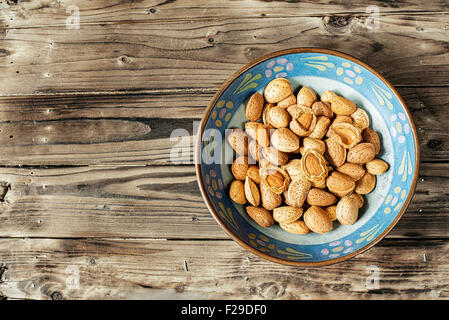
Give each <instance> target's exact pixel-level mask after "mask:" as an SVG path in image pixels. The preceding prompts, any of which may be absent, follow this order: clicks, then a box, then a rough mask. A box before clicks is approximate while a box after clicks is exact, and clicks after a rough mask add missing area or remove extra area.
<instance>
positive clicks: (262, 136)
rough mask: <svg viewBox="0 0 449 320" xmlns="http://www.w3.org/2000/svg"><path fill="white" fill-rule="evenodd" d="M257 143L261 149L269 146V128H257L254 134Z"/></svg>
mask: <svg viewBox="0 0 449 320" xmlns="http://www.w3.org/2000/svg"><path fill="white" fill-rule="evenodd" d="M256 135H257V136H256V138H257V139H256V140H257V143H258V144H259V145H260V146H262V147H268V146H269V145H270V128H269V127H268V126H266V125H263V126H262V127H259V128H258V129H257V134H256Z"/></svg>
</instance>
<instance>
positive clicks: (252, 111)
mask: <svg viewBox="0 0 449 320" xmlns="http://www.w3.org/2000/svg"><path fill="white" fill-rule="evenodd" d="M264 103H265V101H264V99H263V96H262V95H261V94H260V93H259V92H255V93H254V94H253V95H252V96H251V98H249V101H248V103H247V104H246V118H247V119H248V120H249V121H257V120H258V119H259V118H260V117H261V115H262V110H263V105H264Z"/></svg>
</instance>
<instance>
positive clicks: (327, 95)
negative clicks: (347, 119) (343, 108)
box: [321, 90, 338, 102]
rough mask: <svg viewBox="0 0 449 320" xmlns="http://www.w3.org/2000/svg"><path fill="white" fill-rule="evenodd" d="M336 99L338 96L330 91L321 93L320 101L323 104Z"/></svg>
mask: <svg viewBox="0 0 449 320" xmlns="http://www.w3.org/2000/svg"><path fill="white" fill-rule="evenodd" d="M335 97H338V95H337V94H336V93H335V92H333V91H330V90H326V91H324V92H323V94H322V95H321V101H324V102H331V101H332V99H333V98H335Z"/></svg>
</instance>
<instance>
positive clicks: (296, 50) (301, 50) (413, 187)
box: [194, 47, 420, 267]
mask: <svg viewBox="0 0 449 320" xmlns="http://www.w3.org/2000/svg"><path fill="white" fill-rule="evenodd" d="M295 53H321V54H328V55H333V56H337V57H340V58H344V59H347V60H349V61H352V62H354V63H357V64H359V65H361V66H362V67H364V68H365V69H367V70H368V71H370V72H371V73H372V74H374V75H375V76H376V77H378V78H379V79H380V80H381V81H382V82H383V83H384V84H385V85H386V86H387V87H388V88H389V89H390V90H391V91H392V92H393V94H394V95H395V96H396V98H397V99H398V101H399V102H400V104H401V105H402V107H403V108H404V111H405V112H406V113H407V116H408V118H409V119H410V125H411V132H412V134H413V138H414V147H415V168H414V176H413V181H412V185H411V189H410V192H409V194H408V196H407V198H406V199H405V201H404V204H403V206H402V208H401V210H400V211H399V212H398V214H397V215H396V217H395V219H394V220H393V221H392V222H391V223H390V225H389V226H388V227H387V228H386V229H385V230H384V231H383V232H382V233H381V234H379V235H378V236H377V237H376V238H375V239H374V240H372V241H371V242H370V243H368V244H366V245H365V246H363V247H361V248H359V249H358V250H356V251H354V252H351V253H349V254H347V255H345V256H342V257H337V258H334V259H330V260H326V261H316V262H308V261H292V260H287V259H282V258H278V257H273V256H271V255H269V254H267V253H265V252H262V251H259V250H258V249H256V248H254V247H251V246H250V245H248V244H247V243H245V242H244V241H243V240H241V239H240V238H239V237H238V236H237V235H235V234H234V232H233V231H232V230H231V229H230V228H228V227H227V226H226V225H225V224H224V222H223V221H222V220H221V218H220V217H219V215H218V213H217V212H216V211H215V209H214V207H213V206H212V203H211V201H210V199H209V196H208V195H207V192H206V188H205V186H204V183H203V179H202V177H201V161H200V159H201V142H202V135H203V132H204V128H205V125H206V122H207V120H208V119H209V115H210V113H211V111H212V109H213V107H214V106H215V104H216V103H217V101H218V100H219V99H220V97H221V96H222V95H223V93H224V92H225V90H226V89H227V88H228V87H229V86H230V85H231V84H232V83H233V82H234V81H235V79H237V78H238V77H239V76H241V75H242V74H243V73H245V72H246V71H248V70H249V69H251V68H252V67H254V66H256V65H258V64H260V63H262V62H265V61H266V60H269V59H272V58H276V57H279V56H283V55H287V54H295ZM194 148H195V150H194V158H195V159H194V161H195V171H196V177H197V181H198V185H199V187H200V191H201V195H202V197H203V199H204V201H205V202H206V205H207V207H208V209H209V211H210V213H211V214H212V216H213V217H214V218H215V220H216V221H217V223H218V224H219V225H220V226H221V227H222V228H223V230H224V231H225V232H226V233H227V234H228V235H229V236H230V237H231V238H232V239H233V240H234V241H235V242H237V243H238V244H239V245H240V246H242V247H243V248H244V249H246V250H248V251H249V252H251V253H253V254H255V255H257V256H259V257H261V258H264V259H266V260H269V261H272V262H275V263H279V264H283V265H290V266H296V267H318V266H325V265H331V264H335V263H339V262H343V261H345V260H348V259H351V258H353V257H354V256H356V255H358V254H361V253H363V252H365V251H366V250H368V249H370V248H372V247H373V246H374V245H376V244H377V243H378V242H379V241H380V240H382V239H383V238H384V237H385V236H386V235H387V234H388V233H389V232H390V231H391V229H393V227H394V226H395V225H396V224H397V222H398V221H399V220H400V218H401V217H402V215H403V214H404V212H405V211H406V210H407V207H408V206H409V204H410V202H411V199H412V197H413V196H414V194H415V190H416V183H417V179H418V176H419V167H420V154H419V140H418V133H417V130H416V126H415V123H414V121H413V117H412V115H411V113H410V110H409V109H408V107H407V105H406V104H405V102H404V100H403V99H402V97H401V96H400V94H399V93H398V92H397V90H396V89H395V88H394V87H393V85H392V84H391V83H390V82H389V81H388V80H387V79H385V78H384V77H383V76H382V75H381V74H380V73H379V72H377V71H376V70H374V68H372V67H371V66H369V65H368V64H366V63H365V62H363V61H360V60H359V59H357V58H355V57H353V56H351V55H349V54H347V53H343V52H340V51H337V50H331V49H324V48H314V47H301V48H290V49H284V50H280V51H275V52H272V53H269V54H266V55H264V56H262V57H260V58H257V59H255V60H252V61H251V62H249V63H247V64H246V65H244V66H243V67H242V68H240V70H238V71H237V72H236V73H234V74H233V75H232V76H231V77H230V78H229V79H227V80H226V81H225V82H224V83H223V84H222V85H221V87H220V88H219V89H218V91H217V92H216V93H215V95H214V96H213V98H212V99H211V101H210V102H209V105H208V106H207V108H206V110H205V112H204V114H203V117H202V118H201V123H200V125H199V127H198V132H197V136H196V144H195V146H194Z"/></svg>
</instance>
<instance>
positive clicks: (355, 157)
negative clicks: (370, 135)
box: [347, 142, 376, 164]
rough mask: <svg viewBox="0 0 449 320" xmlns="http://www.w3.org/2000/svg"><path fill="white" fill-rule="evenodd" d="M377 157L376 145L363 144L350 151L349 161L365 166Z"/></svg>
mask: <svg viewBox="0 0 449 320" xmlns="http://www.w3.org/2000/svg"><path fill="white" fill-rule="evenodd" d="M375 156H376V152H375V149H374V145H373V144H372V143H368V142H362V143H359V144H358V145H356V146H355V147H353V148H351V149H349V151H348V156H347V161H348V162H351V163H356V164H365V163H367V162H370V161H371V160H373V159H374V157H375Z"/></svg>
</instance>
